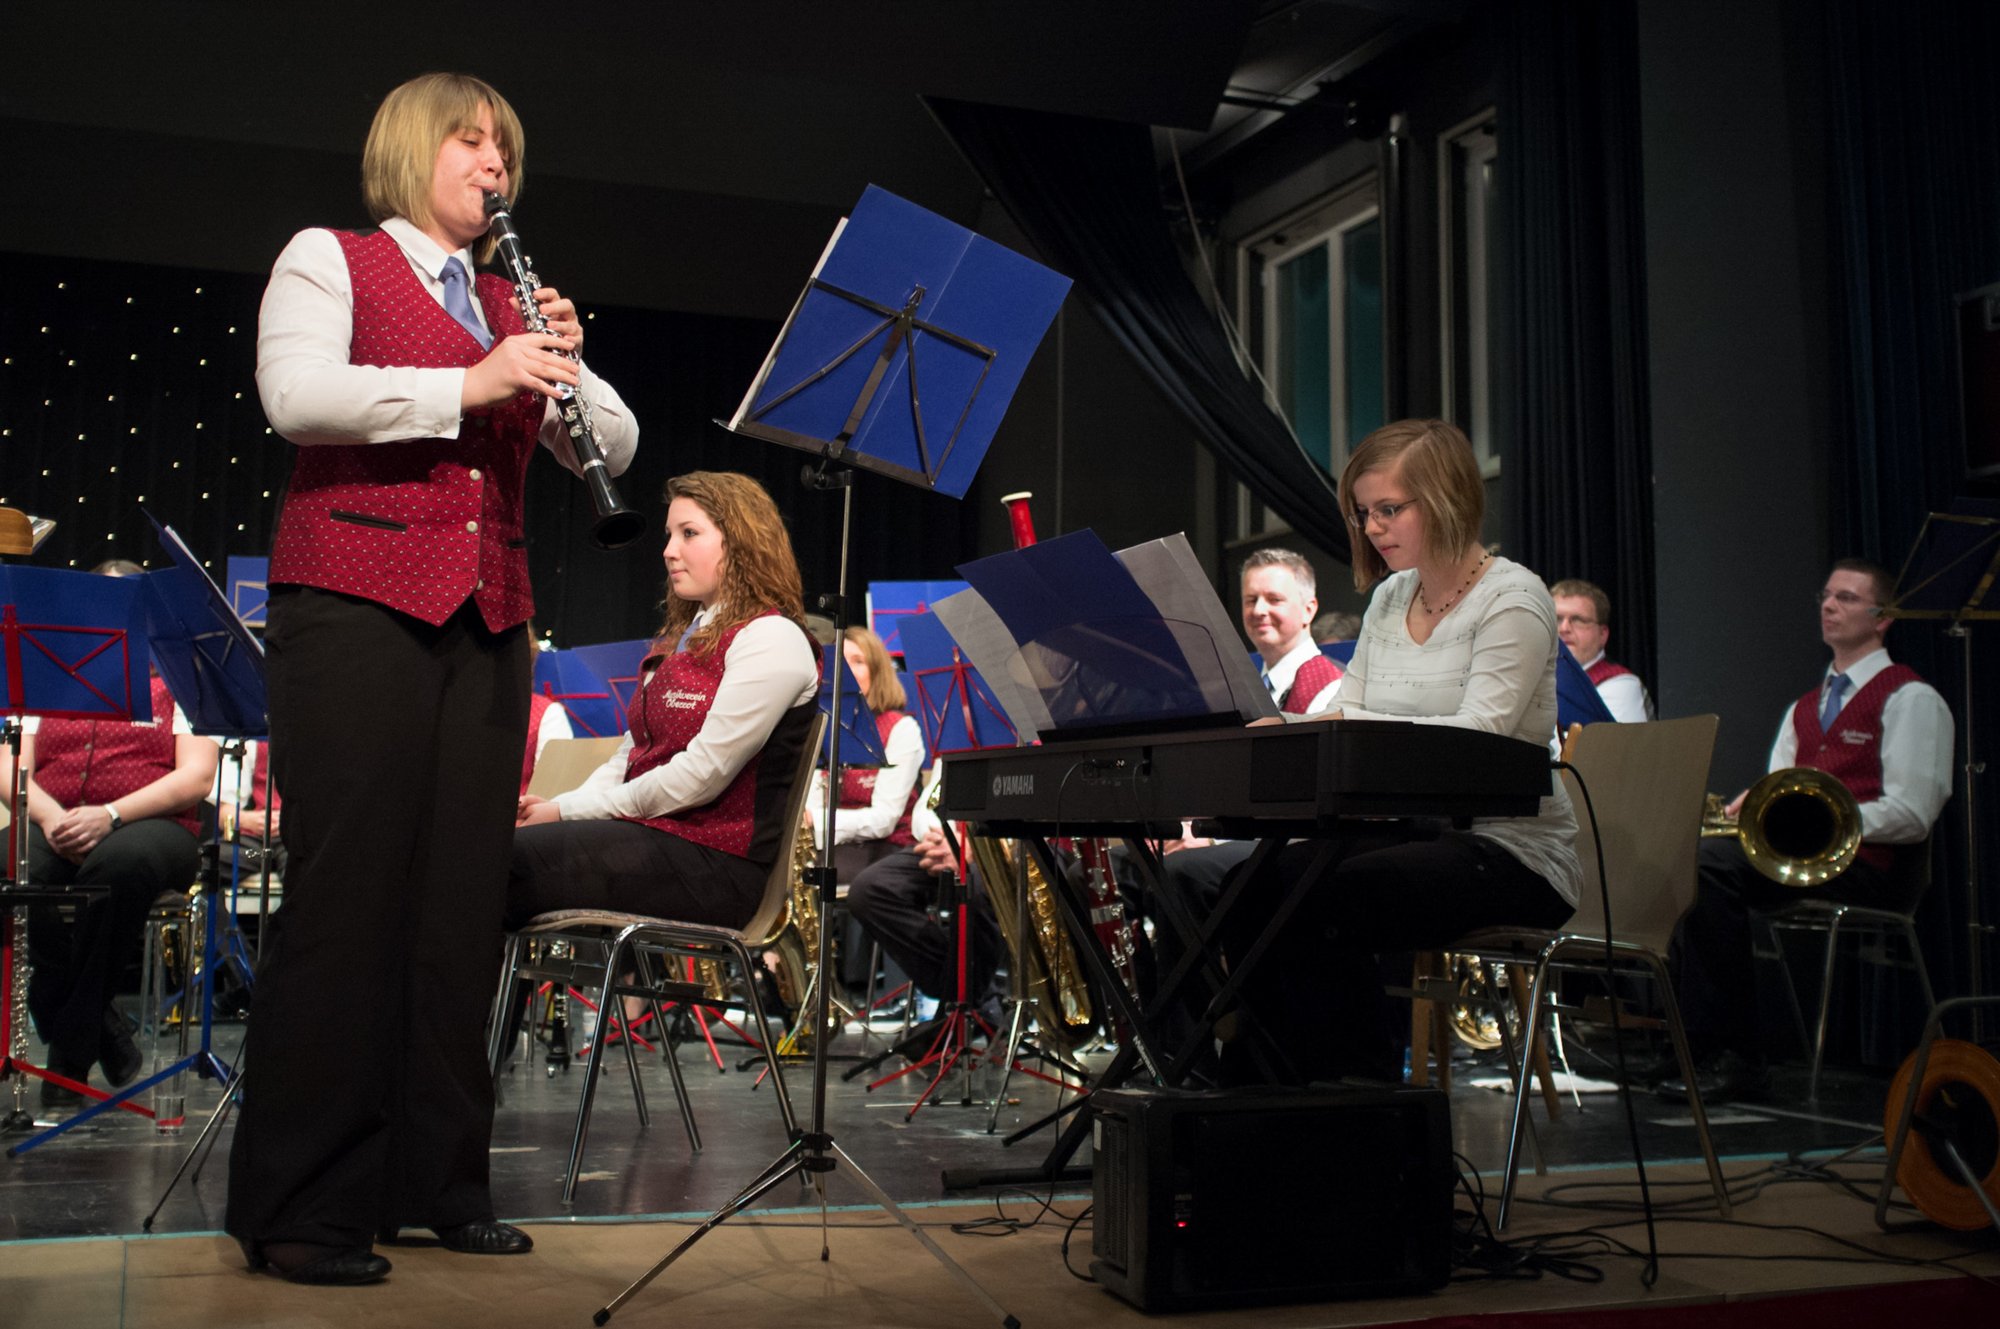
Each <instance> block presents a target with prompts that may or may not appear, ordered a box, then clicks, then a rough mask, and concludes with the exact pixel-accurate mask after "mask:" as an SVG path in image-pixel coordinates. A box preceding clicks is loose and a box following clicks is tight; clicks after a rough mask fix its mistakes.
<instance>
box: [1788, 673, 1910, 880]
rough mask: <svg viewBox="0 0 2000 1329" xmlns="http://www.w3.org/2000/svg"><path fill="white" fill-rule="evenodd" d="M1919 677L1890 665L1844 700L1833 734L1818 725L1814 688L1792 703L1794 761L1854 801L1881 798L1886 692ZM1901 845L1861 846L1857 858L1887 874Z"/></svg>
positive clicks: (1816, 689) (1818, 701)
mask: <svg viewBox="0 0 2000 1329" xmlns="http://www.w3.org/2000/svg"><path fill="white" fill-rule="evenodd" d="M1921 682H1923V679H1922V678H1921V677H1919V676H1918V674H1917V671H1916V670H1914V669H1912V668H1910V667H1909V666H1908V665H1899V664H1892V665H1890V666H1889V667H1888V668H1887V669H1884V670H1883V671H1882V672H1881V673H1879V674H1877V675H1875V677H1873V678H1871V679H1869V680H1868V685H1867V686H1866V687H1864V688H1862V689H1861V691H1859V692H1857V693H1855V694H1854V695H1853V696H1852V697H1849V698H1848V699H1847V704H1846V705H1845V706H1842V707H1841V708H1840V714H1839V715H1837V716H1835V717H1834V719H1833V732H1832V733H1831V734H1826V733H1822V732H1821V731H1820V727H1819V708H1820V691H1821V689H1819V688H1813V689H1812V690H1811V691H1809V692H1807V693H1806V695H1805V696H1803V697H1800V698H1799V700H1798V702H1797V704H1795V705H1794V706H1793V707H1792V737H1793V738H1794V739H1796V740H1797V742H1798V756H1797V758H1796V760H1797V761H1798V764H1799V765H1801V766H1812V767H1816V768H1818V769H1819V770H1822V771H1825V772H1826V773H1827V774H1828V775H1831V776H1833V777H1834V778H1835V779H1836V780H1839V781H1840V782H1841V783H1842V784H1844V785H1846V786H1847V787H1848V789H1849V790H1850V791H1851V792H1852V793H1853V794H1854V799H1855V801H1856V802H1857V803H1872V802H1874V801H1875V800H1876V799H1878V798H1880V797H1882V707H1883V706H1884V705H1885V704H1887V702H1888V700H1889V694H1890V693H1892V692H1894V691H1895V690H1896V689H1897V688H1900V687H1902V686H1903V685H1904V684H1905V683H1921ZM1898 847H1899V846H1896V845H1887V844H1863V845H1862V846H1861V852H1860V854H1859V855H1857V857H1859V858H1860V860H1861V861H1862V862H1864V863H1868V864H1872V865H1873V866H1875V867H1877V868H1880V869H1881V870H1882V871H1884V872H1887V871H1889V870H1890V867H1891V865H1892V864H1893V863H1894V861H1895V856H1896V855H1895V851H1896V849H1897V848H1898Z"/></svg>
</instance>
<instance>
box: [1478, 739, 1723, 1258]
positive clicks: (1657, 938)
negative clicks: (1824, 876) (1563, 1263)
mask: <svg viewBox="0 0 2000 1329" xmlns="http://www.w3.org/2000/svg"><path fill="white" fill-rule="evenodd" d="M1715 728H1716V719H1715V717H1714V716H1713V715H1697V716H1690V717H1688V718H1686V719H1680V720H1656V721H1651V722H1648V723H1645V724H1595V725H1590V726H1588V727H1586V728H1585V729H1584V730H1583V732H1582V733H1581V734H1580V735H1579V736H1578V737H1577V739H1576V741H1575V744H1574V746H1573V749H1572V751H1571V755H1570V758H1569V760H1570V763H1571V764H1572V765H1573V766H1574V767H1575V768H1576V771H1577V772H1578V773H1579V774H1580V775H1581V776H1582V780H1581V784H1582V786H1583V787H1584V788H1587V789H1588V791H1589V795H1590V799H1591V800H1592V801H1593V802H1594V806H1595V811H1596V819H1595V822H1594V823H1593V821H1592V818H1591V812H1590V808H1591V803H1587V802H1586V801H1585V799H1584V797H1583V790H1582V789H1580V788H1579V782H1578V781H1577V780H1576V779H1575V778H1574V777H1572V776H1571V775H1569V774H1568V773H1565V774H1564V776H1563V779H1564V782H1565V784H1566V785H1567V786H1568V788H1569V794H1570V799H1571V801H1572V802H1573V803H1574V804H1575V806H1576V818H1577V824H1578V833H1577V845H1576V850H1577V858H1578V860H1579V861H1580V862H1581V864H1582V866H1583V889H1582V896H1581V898H1580V899H1579V901H1578V903H1577V911H1576V914H1575V916H1573V917H1572V918H1571V919H1570V920H1569V922H1568V923H1567V924H1565V925H1564V926H1563V928H1562V929H1560V930H1559V931H1541V930H1537V929H1531V928H1490V929H1486V930H1483V931H1480V932H1477V933H1474V934H1472V935H1471V936H1468V937H1463V938H1460V939H1459V940H1458V941H1457V942H1454V943H1453V944H1452V950H1454V951H1461V952H1465V953H1468V954H1472V955H1477V956H1480V957H1482V958H1485V959H1488V960H1498V961H1502V962H1504V963H1506V964H1509V965H1521V966H1523V967H1526V968H1528V969H1529V970H1530V971H1531V972H1532V974H1533V979H1532V981H1531V983H1530V985H1529V1001H1528V1021H1527V1028H1526V1031H1525V1032H1526V1038H1527V1040H1528V1041H1529V1043H1530V1044H1531V1045H1532V1042H1533V1040H1534V1039H1535V1038H1536V1037H1537V1036H1538V1035H1539V1034H1540V1032H1541V1028H1542V1022H1543V1020H1544V1018H1545V1017H1546V1016H1547V1014H1548V1013H1549V1012H1550V1011H1551V1010H1552V1009H1553V1000H1552V994H1551V991H1550V984H1549V974H1550V972H1551V971H1552V970H1556V969H1570V970H1581V971H1587V972H1592V973H1597V974H1603V973H1604V972H1605V967H1606V963H1607V960H1606V952H1607V950H1608V951H1609V952H1610V957H1611V958H1610V961H1609V963H1610V965H1611V967H1612V969H1613V970H1614V971H1615V972H1617V973H1618V974H1620V975H1637V976H1642V977H1648V978H1651V979H1652V980H1653V981H1654V982H1656V983H1658V984H1659V990H1660V999H1661V1005H1662V1006H1663V1007H1664V1008H1665V1010H1666V1016H1667V1030H1668V1034H1669V1036H1670V1038H1671V1039H1672V1042H1673V1046H1674V1052H1675V1055H1676V1057H1677V1058H1678V1059H1679V1061H1680V1068H1681V1077H1682V1079H1684V1080H1685V1081H1686V1082H1687V1084H1688V1086H1689V1094H1688V1107H1689V1109H1690V1111H1691V1112H1692V1115H1693V1117H1694V1125H1695V1132H1696V1134H1697V1135H1698V1136H1699V1138H1700V1142H1701V1151H1702V1156H1703V1158H1704V1159H1705V1160H1706V1161H1707V1164H1708V1176H1709V1182H1710V1184H1711V1185H1712V1187H1713V1188H1714V1191H1715V1199H1716V1205H1717V1207H1718V1208H1719V1209H1720V1210H1721V1213H1722V1216H1723V1217H1725V1218H1726V1217H1728V1216H1729V1196H1728V1192H1727V1191H1726V1189H1725V1188H1724V1185H1723V1180H1722V1168H1721V1165H1720V1164H1719V1163H1718V1162H1717V1160H1716V1157H1715V1145H1714V1143H1713V1141H1712V1140H1711V1139H1710V1138H1709V1132H1708V1115H1707V1113H1706V1112H1705V1111H1704V1110H1703V1108H1702V1103H1701V1096H1700V1094H1699V1093H1698V1092H1696V1090H1695V1087H1694V1086H1695V1074H1694V1064H1693V1061H1692V1059H1691V1058H1690V1056H1689V1055H1688V1048H1687V1036H1686V1034H1685V1033H1684V1032H1683V1031H1682V1028H1681V1018H1680V1005H1679V1002H1678V1001H1677V1000H1676V998H1675V997H1674V991H1673V981H1672V979H1671V978H1670V977H1669V976H1668V972H1667V960H1666V957H1667V945H1668V942H1669V940H1670V939H1671V937H1672V936H1673V930H1674V925H1675V924H1676V923H1677V922H1678V921H1679V920H1680V916H1681V915H1682V914H1683V913H1685V912H1686V911H1687V908H1688V906H1689V905H1691V904H1692V903H1693V902H1694V892H1695V854H1696V850H1697V849H1698V847H1699V844H1700V832H1701V810H1702V800H1703V796H1704V795H1703V791H1704V789H1705V787H1706V785H1707V781H1708V766H1709V759H1710V757H1711V755H1712V753H1713V750H1714V747H1715ZM1600 851H1601V852H1602V854H1603V859H1604V870H1603V874H1602V876H1601V877H1600V874H1599V871H1598V854H1599V852H1600ZM1600 883H1601V884H1600ZM1607 890H1608V894H1609V898H1610V910H1611V914H1610V919H1609V923H1608V926H1607V920H1606V917H1605V906H1604V899H1605V893H1606V891H1607ZM1607 938H1608V939H1607ZM1613 1018H1617V1017H1616V1015H1615V1014H1614V1017H1613ZM1527 1121H1528V1094H1527V1074H1526V1071H1525V1070H1522V1071H1517V1072H1516V1075H1515V1081H1514V1117H1513V1126H1512V1128H1511V1130H1510V1131H1509V1134H1508V1140H1507V1161H1506V1165H1505V1176H1504V1179H1503V1181H1502V1183H1501V1189H1500V1207H1499V1214H1498V1220H1497V1222H1496V1224H1495V1226H1496V1227H1505V1226H1506V1222H1507V1212H1508V1209H1509V1207H1510V1206H1511V1204H1512V1201H1513V1195H1514V1182H1515V1178H1516V1176H1517V1174H1518V1171H1519V1167H1520V1147H1521V1142H1522V1136H1523V1133H1524V1131H1525V1129H1526V1126H1527Z"/></svg>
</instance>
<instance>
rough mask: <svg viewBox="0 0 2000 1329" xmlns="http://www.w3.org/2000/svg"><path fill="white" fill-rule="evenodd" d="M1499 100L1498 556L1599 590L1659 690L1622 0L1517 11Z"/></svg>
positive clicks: (1534, 1) (1634, 136)
mask: <svg viewBox="0 0 2000 1329" xmlns="http://www.w3.org/2000/svg"><path fill="white" fill-rule="evenodd" d="M1502 26H1503V29H1504V31H1505V34H1506V35H1505V39H1504V44H1503V48H1502V54H1501V75H1500V99H1499V105H1498V115H1499V131H1500V141H1501V143H1502V144H1504V145H1505V147H1504V149H1503V151H1504V153H1505V158H1504V172H1505V173H1504V177H1503V183H1502V185H1501V188H1500V215H1499V218H1498V230H1499V233H1500V253H1501V262H1500V265H1499V291H1498V294H1497V304H1498V306H1499V319H1500V327H1501V329H1502V332H1501V335H1500V337H1499V338H1498V347H1497V350H1498V364H1497V365H1496V373H1495V375H1494V382H1495V384H1496V395H1497V402H1496V405H1497V418H1498V421H1499V432H1500V436H1501V437H1500V450H1501V455H1503V456H1504V457H1505V458H1506V459H1507V460H1506V467H1505V470H1504V472H1503V476H1504V479H1503V484H1504V485H1505V492H1506V501H1507V511H1508V513H1509V517H1510V525H1511V528H1512V530H1511V538H1512V539H1513V541H1514V547H1513V548H1511V549H1509V550H1508V553H1509V554H1510V555H1511V556H1512V557H1514V558H1515V559H1517V560H1519V561H1520V562H1522V563H1525V564H1526V565H1527V566H1529V567H1531V568H1533V569H1534V570H1535V571H1536V572H1539V573H1541V574H1542V576H1544V577H1546V578H1547V579H1548V580H1550V581H1555V580H1556V579H1558V578H1561V577H1584V578H1587V579H1589V580H1591V581H1594V582H1596V583H1597V584H1598V585H1600V586H1602V587H1603V588H1604V589H1605V591H1606V593H1607V594H1609V595H1610V597H1611V603H1612V607H1613V608H1612V613H1613V622H1614V623H1615V624H1616V626H1617V634H1618V643H1619V644H1618V658H1619V659H1620V661H1622V662H1623V663H1624V664H1626V665H1628V666H1629V667H1631V668H1632V669H1634V670H1636V671H1638V673H1639V675H1640V676H1641V677H1643V678H1644V679H1646V680H1647V683H1648V684H1649V686H1651V687H1652V688H1653V690H1654V691H1655V693H1657V692H1658V690H1659V677H1658V673H1657V669H1656V665H1657V658H1656V657H1657V651H1656V641H1657V626H1656V624H1657V620H1656V614H1655V609H1654V603H1653V592H1654V568H1653V543H1652V542H1653V503H1652V448H1651V440H1650V426H1649V417H1650V410H1651V408H1650V405H1649V403H1648V398H1647V387H1646V372H1647V367H1646V355H1647V350H1646V283H1645V245H1644V217H1643V199H1642V197H1641V192H1640V171H1639V160H1638V151H1639V122H1638V106H1637V92H1636V88H1637V84H1638V72H1637V49H1636V35H1635V26H1634V20H1633V11H1632V6H1631V4H1630V3H1629V0H1607V3H1603V4H1577V3H1566V2H1565V0H1516V2H1515V3H1514V4H1512V5H1511V6H1510V7H1509V8H1508V10H1507V11H1506V16H1505V20H1504V22H1503V24H1502Z"/></svg>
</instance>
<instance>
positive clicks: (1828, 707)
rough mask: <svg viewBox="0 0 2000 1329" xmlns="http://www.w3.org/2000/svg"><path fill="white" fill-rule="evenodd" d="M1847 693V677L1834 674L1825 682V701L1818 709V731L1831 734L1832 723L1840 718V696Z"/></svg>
mask: <svg viewBox="0 0 2000 1329" xmlns="http://www.w3.org/2000/svg"><path fill="white" fill-rule="evenodd" d="M1846 691H1847V675H1845V674H1835V675H1834V676H1833V677H1832V678H1829V679H1828V680H1827V681H1826V701H1825V702H1823V703H1822V704H1821V705H1820V708H1819V731H1820V732H1821V733H1822V734H1826V733H1831V732H1833V722H1834V721H1835V720H1837V719H1839V718H1840V698H1841V694H1842V693H1844V692H1846Z"/></svg>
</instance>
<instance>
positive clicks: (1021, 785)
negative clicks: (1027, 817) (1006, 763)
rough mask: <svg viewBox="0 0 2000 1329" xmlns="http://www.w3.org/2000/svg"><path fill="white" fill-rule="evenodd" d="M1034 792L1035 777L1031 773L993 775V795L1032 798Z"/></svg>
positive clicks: (997, 796) (996, 796)
mask: <svg viewBox="0 0 2000 1329" xmlns="http://www.w3.org/2000/svg"><path fill="white" fill-rule="evenodd" d="M1034 793H1035V777H1034V776H1032V775H996V776H994V777H993V797H995V798H1032V797H1034Z"/></svg>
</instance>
